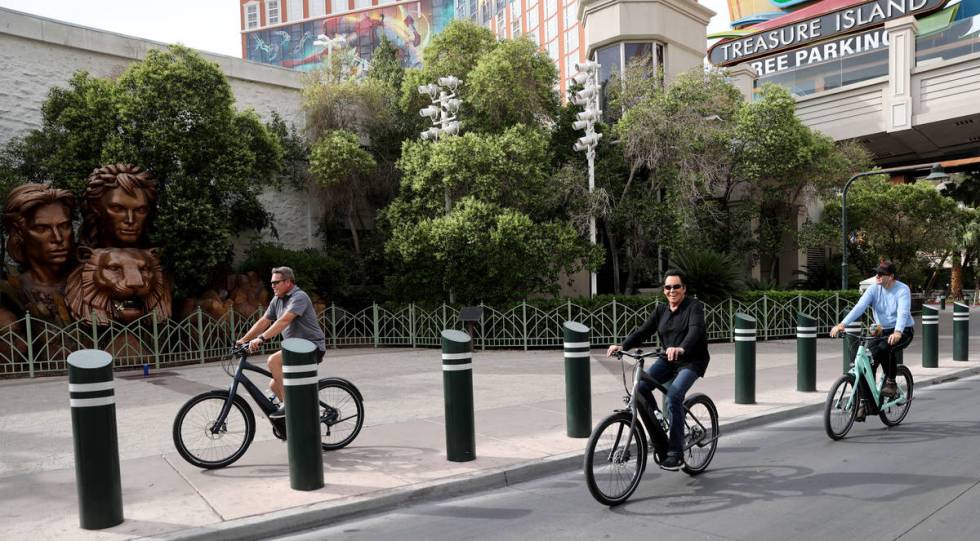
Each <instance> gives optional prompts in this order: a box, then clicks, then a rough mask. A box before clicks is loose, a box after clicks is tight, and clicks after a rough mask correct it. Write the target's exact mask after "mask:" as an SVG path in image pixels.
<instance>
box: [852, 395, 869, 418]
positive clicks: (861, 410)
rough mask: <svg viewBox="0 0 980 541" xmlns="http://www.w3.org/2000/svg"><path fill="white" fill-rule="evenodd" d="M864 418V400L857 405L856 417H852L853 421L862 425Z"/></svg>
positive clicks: (865, 414) (865, 413)
mask: <svg viewBox="0 0 980 541" xmlns="http://www.w3.org/2000/svg"><path fill="white" fill-rule="evenodd" d="M866 416H867V412H866V411H865V407H864V400H862V401H860V402H859V403H858V409H857V415H855V416H854V420H855V421H857V422H859V423H863V422H864V418H865V417H866Z"/></svg>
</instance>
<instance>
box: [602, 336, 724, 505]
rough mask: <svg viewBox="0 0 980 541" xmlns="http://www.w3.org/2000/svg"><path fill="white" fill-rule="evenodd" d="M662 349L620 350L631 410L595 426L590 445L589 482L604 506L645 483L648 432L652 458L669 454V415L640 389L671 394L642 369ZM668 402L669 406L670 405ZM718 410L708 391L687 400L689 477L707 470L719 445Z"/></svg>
mask: <svg viewBox="0 0 980 541" xmlns="http://www.w3.org/2000/svg"><path fill="white" fill-rule="evenodd" d="M663 354H664V353H663V352H662V351H659V350H658V351H653V352H650V353H643V352H642V351H639V350H637V352H636V353H630V352H628V351H620V352H619V353H617V354H616V357H617V358H618V359H619V360H620V361H621V363H622V371H623V387H624V388H625V389H626V396H625V397H624V398H623V401H624V402H626V404H627V407H626V409H622V410H616V412H615V413H613V414H612V415H610V416H609V417H606V418H605V419H603V420H602V421H600V422H599V424H598V425H596V427H595V429H594V430H593V431H592V435H591V436H590V437H589V443H588V445H587V446H586V449H585V465H584V466H585V480H586V483H587V484H588V486H589V492H591V493H592V496H593V497H594V498H595V499H596V500H597V501H599V503H602V504H604V505H619V504H621V503H623V502H625V501H626V500H627V499H629V497H630V496H631V495H632V494H633V491H635V490H636V487H638V486H639V485H640V478H641V477H643V472H644V470H646V465H647V436H646V431H644V426H645V427H646V430H647V431H649V433H650V443H651V445H652V446H653V459H654V461H656V462H657V463H658V464H659V463H660V461H661V460H663V459H664V458H665V457H666V456H667V444H668V436H667V434H669V433H670V421H669V419H670V414H669V411H668V410H666V408H665V413H663V414H661V413H660V409H659V408H658V407H657V401H656V399H655V398H654V397H653V393H648V394H647V395H646V396H644V393H640V392H638V391H637V385H639V383H640V381H646V382H648V383H649V384H650V385H652V386H653V387H654V388H655V389H657V390H659V391H660V392H662V393H664V395H665V396H666V394H667V387H666V386H664V385H663V384H661V383H660V382H659V381H656V380H655V379H653V378H651V377H650V375H649V374H647V373H646V372H645V371H644V370H643V362H644V359H646V358H647V357H651V356H661V355H663ZM623 357H631V358H633V359H635V360H636V363H635V364H634V365H633V367H632V370H631V371H632V374H633V384H632V386H631V385H629V384H628V383H627V379H626V378H627V376H626V373H627V362H626V360H625V359H623ZM665 405H666V404H665ZM719 435H720V432H719V431H718V409H717V408H715V403H714V402H713V401H712V400H711V399H710V398H708V396H707V395H704V394H701V393H694V394H692V395H690V396H688V397H687V398H686V399H685V400H684V466H683V468H682V469H683V470H684V472H685V473H687V474H688V475H697V474H699V473H701V472H703V471H704V470H705V469H707V468H708V464H709V463H711V459H712V458H713V457H714V456H715V449H716V448H717V447H718V436H719Z"/></svg>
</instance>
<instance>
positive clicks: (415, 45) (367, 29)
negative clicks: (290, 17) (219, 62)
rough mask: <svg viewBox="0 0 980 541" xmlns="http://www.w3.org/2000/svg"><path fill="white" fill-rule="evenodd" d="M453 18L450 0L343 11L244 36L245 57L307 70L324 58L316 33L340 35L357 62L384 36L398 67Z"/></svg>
mask: <svg viewBox="0 0 980 541" xmlns="http://www.w3.org/2000/svg"><path fill="white" fill-rule="evenodd" d="M452 19H453V2H452V0H420V1H417V2H407V3H403V4H393V5H387V6H383V7H376V8H374V9H368V10H363V11H356V12H352V13H344V14H341V15H337V16H333V17H327V18H325V19H320V20H317V21H307V22H304V23H297V24H292V25H285V26H281V27H276V28H272V29H267V30H258V31H255V32H249V33H247V34H246V40H245V48H246V51H245V59H246V60H251V61H253V62H262V63H264V64H274V65H277V66H282V67H284V68H290V69H296V70H301V71H311V70H313V69H316V68H317V67H319V65H320V63H321V62H322V60H323V59H325V58H326V56H327V53H328V51H327V48H326V47H323V46H318V45H315V44H314V42H315V41H316V38H317V36H319V35H321V34H323V35H326V36H327V37H329V38H335V37H337V36H343V37H344V38H346V39H347V43H348V48H349V50H352V51H353V52H354V53H356V55H357V57H358V58H359V60H360V61H361V62H362V63H363V64H365V65H366V64H367V62H369V61H370V60H371V55H372V54H373V53H374V49H375V48H376V47H377V46H378V43H380V41H381V37H382V36H385V37H387V38H388V40H389V41H391V42H392V43H394V44H395V46H396V47H397V48H398V49H399V50H400V51H401V61H402V65H403V66H405V67H417V66H419V65H421V63H422V49H423V48H424V47H425V46H426V45H427V44H428V43H429V41H430V40H431V39H432V37H433V36H435V35H436V34H438V33H439V32H441V31H442V30H443V28H445V26H446V25H447V24H449V21H451V20H452Z"/></svg>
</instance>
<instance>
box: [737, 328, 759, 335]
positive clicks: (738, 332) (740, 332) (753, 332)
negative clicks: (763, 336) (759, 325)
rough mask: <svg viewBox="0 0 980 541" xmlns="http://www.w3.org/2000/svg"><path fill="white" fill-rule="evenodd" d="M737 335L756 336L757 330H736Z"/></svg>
mask: <svg viewBox="0 0 980 541" xmlns="http://www.w3.org/2000/svg"><path fill="white" fill-rule="evenodd" d="M735 334H755V329H754V328H753V329H735Z"/></svg>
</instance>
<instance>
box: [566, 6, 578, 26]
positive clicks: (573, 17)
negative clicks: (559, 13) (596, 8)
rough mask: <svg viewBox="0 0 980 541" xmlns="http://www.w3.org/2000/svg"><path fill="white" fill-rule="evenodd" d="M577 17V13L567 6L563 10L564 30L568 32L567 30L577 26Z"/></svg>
mask: <svg viewBox="0 0 980 541" xmlns="http://www.w3.org/2000/svg"><path fill="white" fill-rule="evenodd" d="M577 15H578V11H577V10H576V9H575V8H574V7H572V6H568V7H567V8H565V30H568V29H569V28H571V27H573V26H575V25H576V24H578V17H577Z"/></svg>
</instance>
